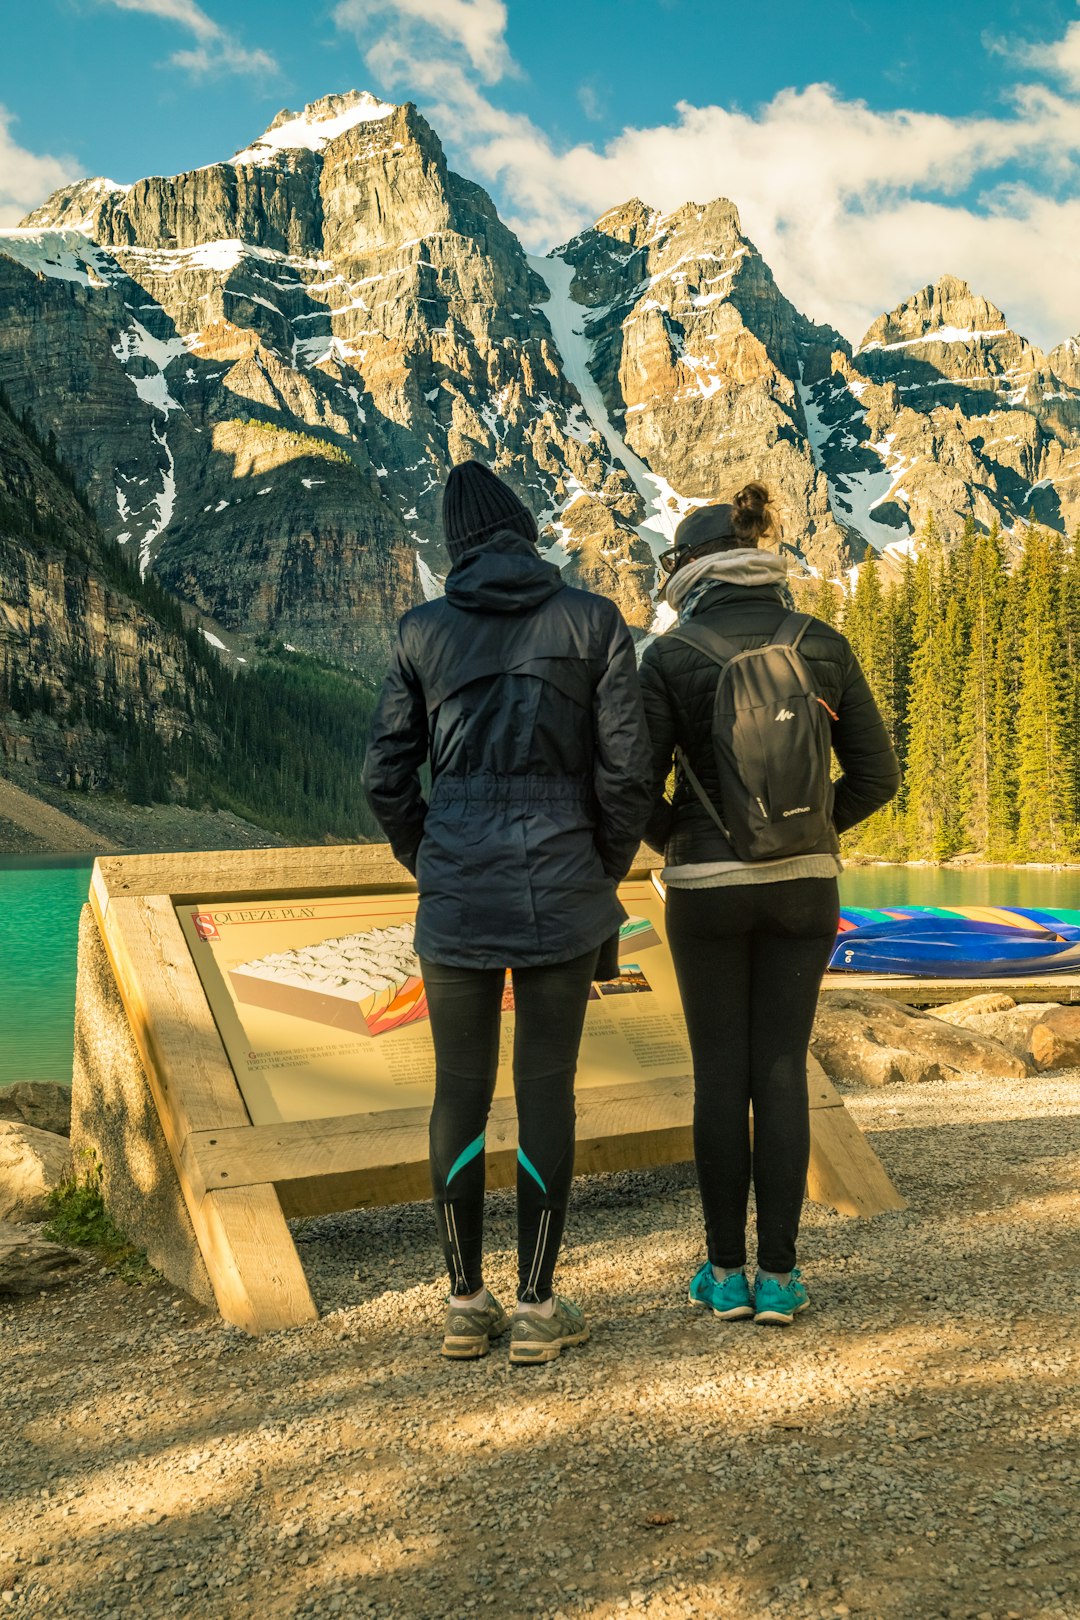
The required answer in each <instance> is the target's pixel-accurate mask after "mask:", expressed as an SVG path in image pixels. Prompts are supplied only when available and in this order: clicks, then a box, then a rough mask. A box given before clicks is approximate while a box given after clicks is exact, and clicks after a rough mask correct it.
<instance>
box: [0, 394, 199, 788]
mask: <svg viewBox="0 0 1080 1620" xmlns="http://www.w3.org/2000/svg"><path fill="white" fill-rule="evenodd" d="M92 527H93V525H92V524H91V522H90V521H89V520H88V518H87V514H86V512H85V511H84V509H83V508H82V507H81V506H80V505H79V503H78V501H77V500H76V499H75V497H74V496H73V495H72V494H71V492H70V491H69V490H68V489H66V488H65V487H64V485H63V484H62V482H61V481H60V479H59V478H58V477H57V476H56V474H55V472H54V471H53V470H52V469H51V468H50V467H49V466H48V465H47V464H46V462H45V460H44V459H43V457H42V454H41V452H40V451H39V450H38V448H37V447H36V446H35V445H34V444H33V443H32V441H31V440H30V439H28V438H27V436H26V434H25V433H23V432H22V431H21V430H20V429H19V427H18V426H17V425H16V424H15V423H14V422H13V421H12V419H11V418H10V416H8V414H7V413H6V412H5V411H4V410H2V409H0V761H3V762H11V763H17V764H20V765H25V766H27V767H29V769H30V770H31V771H32V772H33V774H34V775H35V776H37V777H39V778H40V779H42V780H47V781H50V782H52V783H53V784H55V785H57V786H60V787H75V788H86V789H112V788H116V789H122V788H123V787H124V785H125V782H126V779H127V773H128V760H127V744H128V743H129V741H130V739H131V737H132V736H133V735H134V734H135V733H137V732H138V731H139V729H140V728H145V729H148V730H153V731H154V732H155V733H156V734H157V735H158V736H159V737H160V739H161V740H162V742H164V743H171V742H174V741H175V740H176V739H177V738H179V737H182V736H184V735H185V734H186V733H187V732H188V730H189V729H190V726H191V723H192V722H191V719H190V714H189V706H188V704H187V702H186V699H185V691H186V689H187V688H188V687H190V686H192V685H194V684H196V683H197V680H198V675H197V672H196V671H194V670H193V669H192V668H191V659H190V656H189V654H188V651H187V648H186V645H185V642H184V637H183V635H182V634H178V633H177V632H176V630H175V629H173V628H170V627H169V626H167V625H165V624H163V623H162V622H161V620H160V619H158V618H156V617H155V616H154V615H153V613H151V612H149V611H148V610H147V608H146V606H145V605H144V604H143V603H141V602H140V601H139V600H138V599H137V592H135V591H133V589H132V588H131V586H130V585H127V586H125V581H124V578H123V574H122V571H121V570H119V569H118V568H117V566H116V562H115V560H114V559H109V558H108V557H107V556H106V557H104V558H103V557H102V555H101V554H100V553H99V552H98V550H97V547H96V546H95V544H94V542H93V540H92V539H90V538H89V537H88V531H89V530H90V529H91V528H92ZM110 562H111V566H110ZM125 731H126V733H127V735H126V736H125Z"/></svg>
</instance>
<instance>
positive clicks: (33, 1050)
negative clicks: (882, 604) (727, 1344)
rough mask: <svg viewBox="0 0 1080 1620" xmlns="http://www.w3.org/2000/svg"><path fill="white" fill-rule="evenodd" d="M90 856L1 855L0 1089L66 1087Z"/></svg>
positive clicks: (926, 896) (887, 877)
mask: <svg viewBox="0 0 1080 1620" xmlns="http://www.w3.org/2000/svg"><path fill="white" fill-rule="evenodd" d="M91 865H92V862H91V860H90V859H89V858H85V857H79V856H42V857H40V858H37V859H33V860H31V859H24V858H23V857H18V858H15V857H13V858H10V859H8V858H6V857H3V856H0V1085H7V1084H8V1083H9V1082H11V1081H12V1080H60V1081H63V1082H64V1083H65V1084H67V1083H70V1081H71V1054H72V1047H73V1031H74V1003H75V954H76V945H77V935H78V926H79V908H80V907H81V906H82V904H83V902H84V901H85V899H86V892H87V888H88V885H89V882H90V867H91ZM841 894H842V898H843V899H844V900H845V901H846V902H847V904H848V905H854V906H885V905H898V904H901V903H907V904H908V905H922V906H949V905H999V906H1069V907H1080V868H1074V869H1072V870H1066V871H1056V872H1039V871H1024V870H1023V869H1020V868H1016V869H1009V868H1004V867H1001V868H989V867H980V868H977V869H974V870H970V871H952V870H949V871H939V870H938V869H936V868H934V867H905V866H862V867H853V868H852V869H851V870H849V871H848V872H845V874H844V877H843V879H842V881H841Z"/></svg>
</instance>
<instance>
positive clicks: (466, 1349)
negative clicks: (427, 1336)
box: [442, 1294, 510, 1361]
mask: <svg viewBox="0 0 1080 1620" xmlns="http://www.w3.org/2000/svg"><path fill="white" fill-rule="evenodd" d="M509 1326H510V1318H509V1317H508V1316H507V1314H506V1312H505V1311H504V1310H503V1308H502V1306H501V1305H500V1304H499V1302H498V1300H497V1299H496V1298H495V1296H494V1294H488V1302H487V1304H486V1305H451V1306H450V1307H449V1308H448V1310H447V1312H446V1327H445V1328H444V1329H443V1342H442V1353H443V1355H444V1356H448V1357H449V1359H450V1360H451V1361H475V1359H476V1358H477V1356H486V1355H487V1353H488V1351H489V1350H490V1348H491V1341H492V1339H498V1338H501V1336H502V1335H503V1334H504V1333H505V1332H506V1330H507V1328H508V1327H509Z"/></svg>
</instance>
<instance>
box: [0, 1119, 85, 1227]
mask: <svg viewBox="0 0 1080 1620" xmlns="http://www.w3.org/2000/svg"><path fill="white" fill-rule="evenodd" d="M68 1162H69V1149H68V1142H67V1138H66V1137H64V1136H55V1135H54V1134H53V1132H52V1131H39V1130H37V1129H36V1128H35V1127H34V1126H33V1125H23V1124H22V1123H21V1122H20V1121H19V1120H14V1119H0V1221H44V1220H46V1219H47V1218H48V1214H49V1194H50V1193H51V1192H52V1190H53V1188H54V1187H58V1186H59V1185H60V1183H61V1181H62V1180H63V1179H64V1175H65V1174H66V1172H67V1168H68Z"/></svg>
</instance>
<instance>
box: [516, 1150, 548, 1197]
mask: <svg viewBox="0 0 1080 1620" xmlns="http://www.w3.org/2000/svg"><path fill="white" fill-rule="evenodd" d="M518 1164H520V1166H521V1168H522V1169H523V1170H527V1171H528V1172H529V1174H530V1176H532V1178H533V1180H534V1181H535V1182H536V1185H537V1186H538V1187H539V1189H540V1191H541V1192H542V1193H544V1194H545V1195H546V1194H547V1188H546V1187H545V1185H544V1178H543V1177H542V1176H541V1174H540V1172H539V1170H538V1169H537V1168H536V1166H535V1164H532V1163H530V1161H529V1160H528V1159H527V1158H526V1157H525V1155H524V1153H522V1151H521V1149H520V1148H518Z"/></svg>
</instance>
